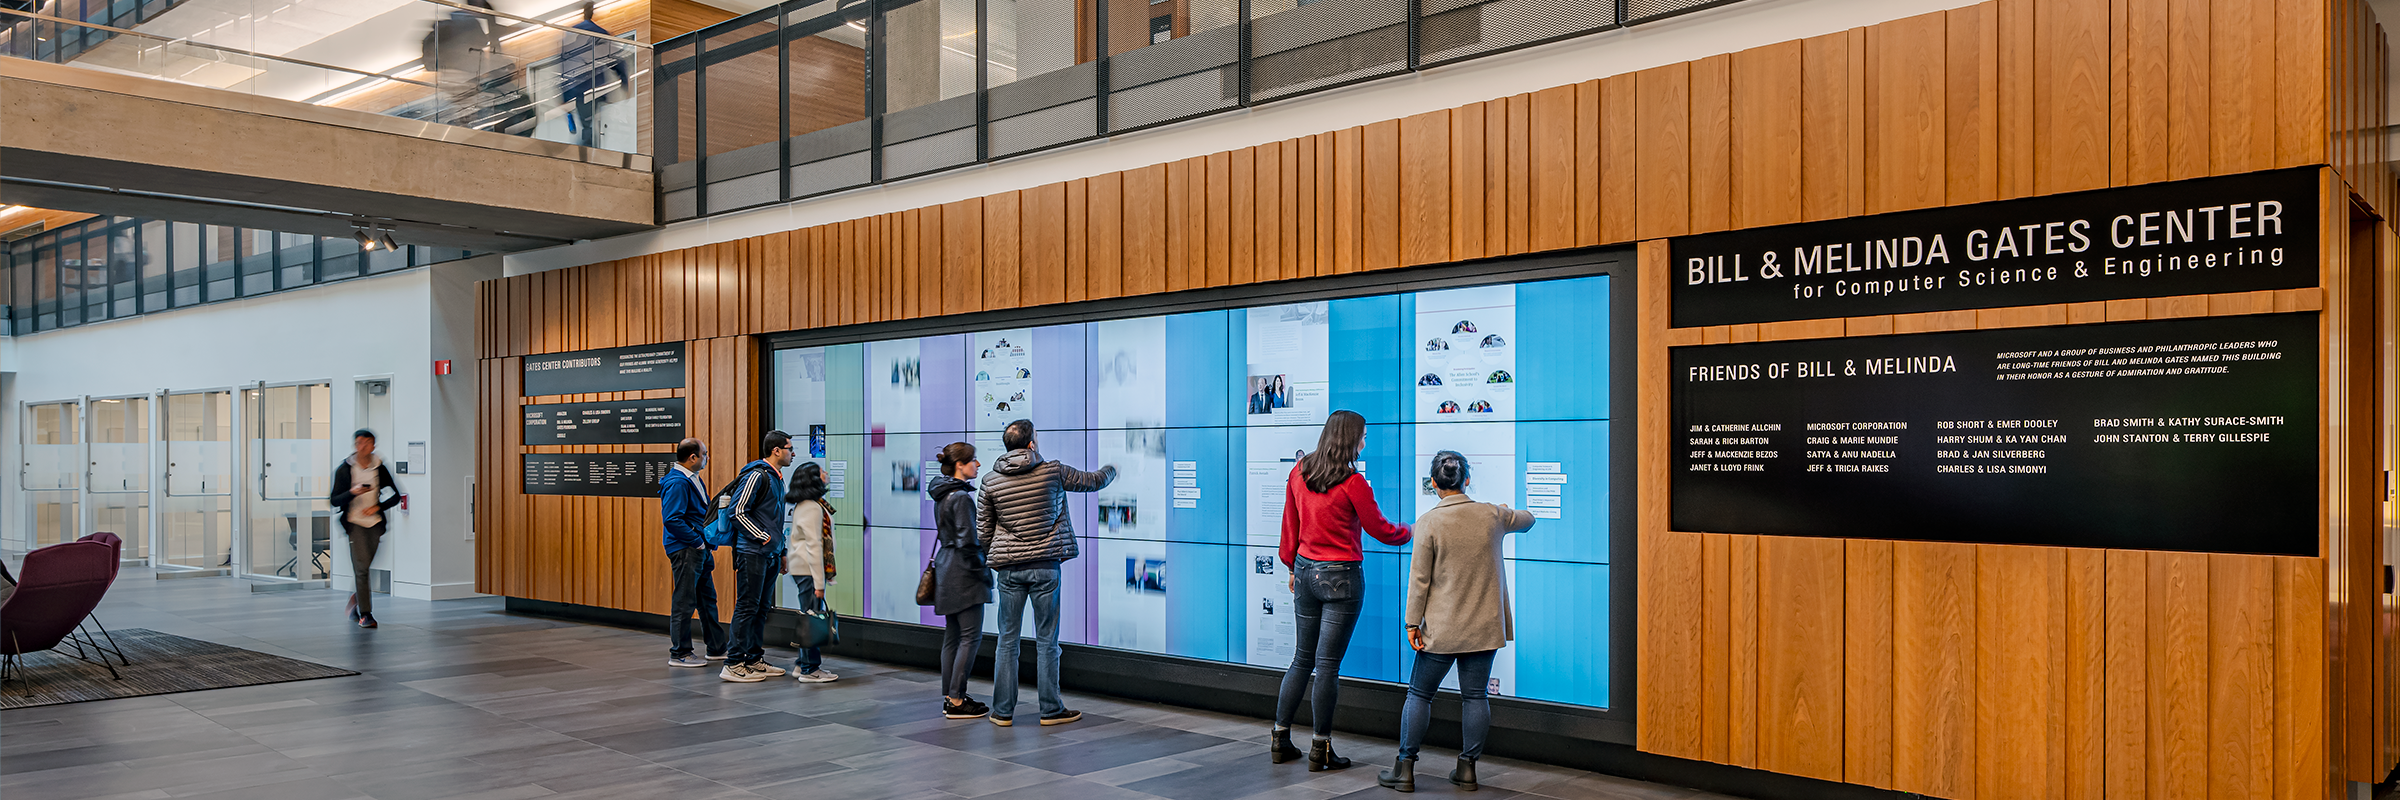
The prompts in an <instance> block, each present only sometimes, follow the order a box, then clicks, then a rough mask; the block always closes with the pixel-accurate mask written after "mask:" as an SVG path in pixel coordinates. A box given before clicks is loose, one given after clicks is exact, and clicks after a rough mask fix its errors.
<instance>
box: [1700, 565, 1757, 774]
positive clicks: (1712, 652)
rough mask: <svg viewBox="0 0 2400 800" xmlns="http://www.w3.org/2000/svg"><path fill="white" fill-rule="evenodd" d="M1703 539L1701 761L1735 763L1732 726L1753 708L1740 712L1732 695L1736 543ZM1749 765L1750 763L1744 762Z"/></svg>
mask: <svg viewBox="0 0 2400 800" xmlns="http://www.w3.org/2000/svg"><path fill="white" fill-rule="evenodd" d="M1699 537H1700V574H1699V576H1698V578H1697V587H1698V590H1699V595H1700V698H1699V700H1700V757H1701V758H1703V759H1707V760H1709V761H1716V762H1721V763H1727V764H1731V763H1735V762H1734V756H1733V745H1732V740H1733V732H1732V731H1733V720H1734V719H1736V718H1737V717H1745V716H1751V715H1752V712H1753V711H1754V708H1738V709H1737V708H1735V707H1734V692H1733V658H1734V656H1733V611H1732V607H1733V586H1734V579H1733V570H1732V566H1731V565H1732V563H1733V538H1734V537H1731V536H1727V535H1724V534H1715V533H1704V534H1699ZM1745 760H1746V759H1745Z"/></svg>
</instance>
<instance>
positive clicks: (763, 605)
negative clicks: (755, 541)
mask: <svg viewBox="0 0 2400 800" xmlns="http://www.w3.org/2000/svg"><path fill="white" fill-rule="evenodd" d="M782 567H783V559H782V558H780V557H777V556H776V555H775V554H772V553H743V552H738V551H737V552H735V553H734V554H733V645H732V646H731V647H727V648H726V649H725V666H728V667H730V666H734V665H737V664H756V663H758V662H760V661H762V660H764V659H765V658H766V657H767V646H766V638H767V606H768V604H769V603H768V600H767V595H769V594H773V593H774V591H775V576H776V575H777V574H778V573H781V572H782V571H783V569H782Z"/></svg>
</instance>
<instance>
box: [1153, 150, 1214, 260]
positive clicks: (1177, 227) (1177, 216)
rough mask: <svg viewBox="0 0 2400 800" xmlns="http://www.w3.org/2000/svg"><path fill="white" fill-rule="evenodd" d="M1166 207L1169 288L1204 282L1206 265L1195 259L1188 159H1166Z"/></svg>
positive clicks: (1190, 174) (1165, 233) (1164, 220)
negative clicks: (1202, 278) (1199, 263)
mask: <svg viewBox="0 0 2400 800" xmlns="http://www.w3.org/2000/svg"><path fill="white" fill-rule="evenodd" d="M1164 187H1165V191H1164V194H1165V197H1164V199H1163V202H1164V204H1165V207H1166V211H1165V214H1164V217H1163V219H1162V223H1163V224H1162V225H1161V226H1160V227H1161V229H1162V231H1163V232H1164V235H1165V237H1166V241H1165V245H1166V258H1165V260H1164V261H1162V262H1161V265H1162V267H1163V268H1164V270H1165V272H1164V277H1165V280H1166V283H1165V284H1164V286H1165V288H1166V291H1170V292H1179V291H1183V290H1185V289H1190V288H1193V287H1196V286H1199V285H1201V280H1200V276H1201V275H1202V273H1204V272H1206V271H1207V268H1206V267H1205V266H1204V265H1198V264H1193V263H1192V226H1191V222H1190V220H1191V215H1192V213H1193V212H1192V165H1191V162H1190V161H1189V160H1185V161H1169V162H1167V163H1166V176H1165V183H1164Z"/></svg>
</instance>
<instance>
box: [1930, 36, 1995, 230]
mask: <svg viewBox="0 0 2400 800" xmlns="http://www.w3.org/2000/svg"><path fill="white" fill-rule="evenodd" d="M1945 23H1946V25H1947V30H1946V31H1945V35H1946V36H1948V42H1947V47H1948V50H1947V54H1946V56H1945V59H1944V60H1945V62H1946V66H1947V67H1948V73H1947V75H1946V76H1945V77H1946V83H1947V91H1946V93H1945V94H1946V95H1947V97H1946V101H1945V107H1944V108H1943V113H1944V114H1945V116H1946V118H1947V120H1946V123H1945V135H1944V146H1943V149H1942V154H1943V162H1944V165H1945V166H1946V168H1947V192H1946V196H1945V200H1946V201H1947V202H1949V203H1950V204H1952V205H1958V204H1963V203H1981V202H1987V201H1990V200H1994V199H1998V198H1999V196H2000V165H1999V155H2000V118H1999V110H2000V109H1999V106H2000V8H1999V6H1998V5H1997V4H1994V3H1984V4H1981V5H1973V6H1968V7H1966V8H1961V9H1957V10H1954V11H1951V12H1949V13H1948V14H1946V15H1945Z"/></svg>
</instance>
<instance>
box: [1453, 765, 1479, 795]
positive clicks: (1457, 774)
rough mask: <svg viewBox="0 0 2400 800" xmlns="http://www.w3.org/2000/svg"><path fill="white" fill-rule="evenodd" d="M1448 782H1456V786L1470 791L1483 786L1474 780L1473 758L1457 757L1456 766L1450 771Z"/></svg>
mask: <svg viewBox="0 0 2400 800" xmlns="http://www.w3.org/2000/svg"><path fill="white" fill-rule="evenodd" d="M1450 782H1451V783H1454V784H1457V785H1458V788H1460V789H1463V790H1466V791H1470V792H1472V791H1475V790H1477V789H1481V788H1483V786H1482V785H1480V784H1477V783H1476V782H1475V759H1472V758H1461V759H1459V760H1458V768H1457V769H1454V770H1451V771H1450Z"/></svg>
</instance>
